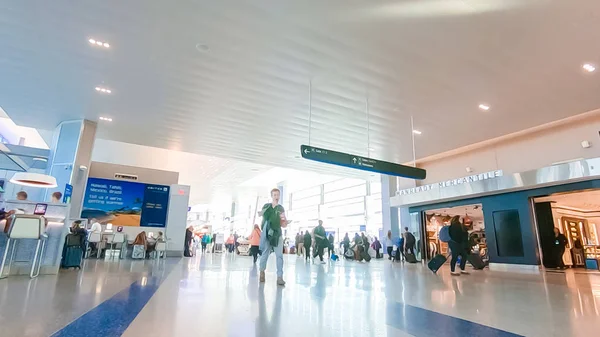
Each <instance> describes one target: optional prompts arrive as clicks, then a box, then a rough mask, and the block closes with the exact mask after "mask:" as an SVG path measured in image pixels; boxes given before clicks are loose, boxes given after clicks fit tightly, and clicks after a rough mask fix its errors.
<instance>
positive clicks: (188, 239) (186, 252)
mask: <svg viewBox="0 0 600 337" xmlns="http://www.w3.org/2000/svg"><path fill="white" fill-rule="evenodd" d="M193 228H194V227H192V226H190V227H188V228H186V230H185V241H184V242H183V256H185V257H192V252H191V250H190V246H191V245H192V238H193V237H194V232H192V229H193Z"/></svg>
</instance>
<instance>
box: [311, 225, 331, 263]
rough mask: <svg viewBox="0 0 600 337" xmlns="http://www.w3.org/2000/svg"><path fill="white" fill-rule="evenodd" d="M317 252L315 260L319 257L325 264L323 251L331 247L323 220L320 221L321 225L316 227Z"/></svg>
mask: <svg viewBox="0 0 600 337" xmlns="http://www.w3.org/2000/svg"><path fill="white" fill-rule="evenodd" d="M314 233H315V252H314V255H313V258H315V257H317V256H318V257H319V259H320V260H321V263H322V264H324V263H325V261H323V250H324V249H325V247H327V246H329V241H328V240H327V237H326V235H327V234H326V233H325V228H324V227H323V220H319V224H318V225H317V227H315V231H314Z"/></svg>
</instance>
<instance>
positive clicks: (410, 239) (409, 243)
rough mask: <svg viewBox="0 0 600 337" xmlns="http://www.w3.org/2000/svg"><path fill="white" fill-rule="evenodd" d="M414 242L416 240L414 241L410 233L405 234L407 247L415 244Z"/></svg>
mask: <svg viewBox="0 0 600 337" xmlns="http://www.w3.org/2000/svg"><path fill="white" fill-rule="evenodd" d="M416 241H417V240H415V236H414V235H413V234H412V233H410V232H407V233H406V245H407V246H412V245H414V244H415V243H416Z"/></svg>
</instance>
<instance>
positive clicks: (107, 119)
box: [99, 117, 112, 122]
mask: <svg viewBox="0 0 600 337" xmlns="http://www.w3.org/2000/svg"><path fill="white" fill-rule="evenodd" d="M99 119H100V120H101V121H105V122H112V118H110V117H100V118H99Z"/></svg>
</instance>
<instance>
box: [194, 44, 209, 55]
mask: <svg viewBox="0 0 600 337" xmlns="http://www.w3.org/2000/svg"><path fill="white" fill-rule="evenodd" d="M196 50H197V51H199V52H202V53H206V52H208V51H209V50H210V47H209V46H208V45H205V44H202V43H198V44H196Z"/></svg>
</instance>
